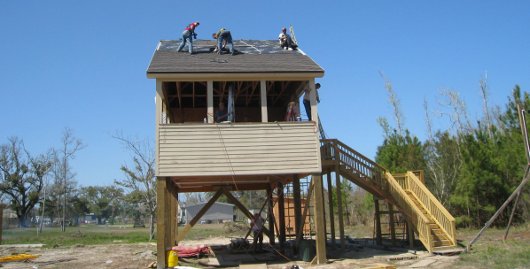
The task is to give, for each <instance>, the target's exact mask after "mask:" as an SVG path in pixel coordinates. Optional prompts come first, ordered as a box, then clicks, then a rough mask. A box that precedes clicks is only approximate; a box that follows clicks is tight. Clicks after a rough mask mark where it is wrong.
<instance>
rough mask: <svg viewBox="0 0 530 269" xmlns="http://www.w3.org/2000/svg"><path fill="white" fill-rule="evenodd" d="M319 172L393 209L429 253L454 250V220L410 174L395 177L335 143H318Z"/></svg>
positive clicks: (372, 162) (355, 152) (331, 140)
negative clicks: (337, 176) (344, 181)
mask: <svg viewBox="0 0 530 269" xmlns="http://www.w3.org/2000/svg"><path fill="white" fill-rule="evenodd" d="M321 156H322V164H323V169H322V170H323V171H325V170H326V169H327V170H333V169H334V170H336V171H338V172H339V173H340V175H341V176H342V177H344V178H346V179H348V180H350V181H351V182H353V183H355V184H356V185H358V186H359V187H361V188H363V189H365V190H367V191H368V192H370V193H372V194H373V195H375V196H377V197H379V198H380V199H384V200H387V201H389V202H390V203H392V204H393V205H395V206H396V207H397V208H398V209H399V211H400V212H401V213H403V214H404V216H405V217H406V218H407V220H408V221H409V222H410V223H411V224H412V226H413V227H414V231H415V233H416V234H417V235H418V238H419V239H420V241H421V242H422V243H423V245H424V246H425V248H426V249H427V250H428V251H429V252H433V251H439V250H442V249H447V248H453V247H455V246H456V234H455V230H456V228H455V226H456V225H455V220H454V218H453V217H452V216H451V214H449V212H447V210H446V209H445V208H444V207H443V206H442V205H441V203H440V202H439V201H438V200H437V199H436V198H435V197H434V196H433V195H432V193H431V192H430V191H429V190H428V189H427V188H426V187H425V185H424V184H423V183H422V182H421V181H420V180H419V179H418V177H417V176H416V175H415V174H414V173H412V172H407V173H406V174H400V175H399V176H398V175H396V176H395V177H394V176H393V175H392V174H390V173H389V172H388V171H386V169H384V168H383V167H381V166H380V165H378V164H377V163H375V162H374V161H372V160H370V159H369V158H367V157H365V156H363V155H362V154H360V153H358V152H357V151H355V150H353V149H351V148H350V147H348V146H347V145H345V144H344V143H342V142H340V141H338V140H336V139H322V140H321Z"/></svg>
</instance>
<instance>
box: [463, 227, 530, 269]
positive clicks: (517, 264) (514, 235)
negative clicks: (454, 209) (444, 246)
mask: <svg viewBox="0 0 530 269" xmlns="http://www.w3.org/2000/svg"><path fill="white" fill-rule="evenodd" d="M477 232H478V230H459V231H458V237H459V238H462V239H464V240H463V244H464V245H467V243H468V242H469V240H471V239H472V238H473V237H474V236H475V235H476V234H477ZM504 232H505V229H503V228H501V229H495V228H492V229H487V230H486V231H485V233H484V234H482V236H481V237H480V239H479V240H478V241H476V242H475V244H474V245H473V246H472V249H471V251H470V252H468V253H464V254H462V255H460V259H459V261H458V262H457V263H456V264H455V265H456V267H467V268H530V225H529V224H526V225H522V226H518V227H515V228H512V229H511V230H510V234H509V236H508V239H507V240H506V241H505V242H503V241H502V238H503V236H504Z"/></svg>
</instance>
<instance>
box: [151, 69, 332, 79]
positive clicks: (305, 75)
mask: <svg viewBox="0 0 530 269" xmlns="http://www.w3.org/2000/svg"><path fill="white" fill-rule="evenodd" d="M323 76H324V71H323V70H322V71H318V72H248V73H241V72H239V73H229V72H227V73H207V72H205V73H168V72H147V78H154V79H163V80H166V79H173V80H210V79H211V80H262V79H264V80H301V79H311V78H321V77H323Z"/></svg>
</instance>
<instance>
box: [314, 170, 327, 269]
mask: <svg viewBox="0 0 530 269" xmlns="http://www.w3.org/2000/svg"><path fill="white" fill-rule="evenodd" d="M312 177H313V182H314V184H315V191H314V192H313V193H314V195H315V197H314V203H315V206H314V210H315V214H314V218H315V229H316V241H317V242H316V250H317V254H316V261H315V262H316V264H325V263H326V262H327V259H326V234H325V232H326V231H325V230H324V221H325V218H324V199H323V197H322V177H321V176H320V175H313V176H312Z"/></svg>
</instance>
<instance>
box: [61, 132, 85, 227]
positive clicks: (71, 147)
mask: <svg viewBox="0 0 530 269" xmlns="http://www.w3.org/2000/svg"><path fill="white" fill-rule="evenodd" d="M84 147H85V145H84V144H83V142H82V141H81V140H79V139H77V138H76V137H75V136H74V134H73V131H72V130H71V129H70V128H65V129H64V131H63V136H62V138H61V147H60V148H59V149H56V150H54V158H55V162H54V163H55V167H54V170H53V171H54V175H55V180H56V182H57V183H59V184H60V189H61V200H62V218H61V230H62V231H63V232H64V231H66V207H67V202H66V201H67V200H68V196H69V193H70V191H71V190H72V185H75V182H74V178H75V175H76V174H75V173H74V172H73V171H72V166H71V165H70V161H71V160H73V159H75V155H76V153H77V152H78V151H80V150H82V149H83V148H84Z"/></svg>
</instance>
